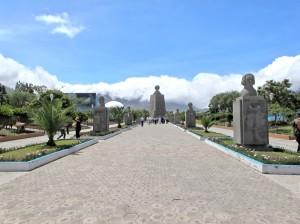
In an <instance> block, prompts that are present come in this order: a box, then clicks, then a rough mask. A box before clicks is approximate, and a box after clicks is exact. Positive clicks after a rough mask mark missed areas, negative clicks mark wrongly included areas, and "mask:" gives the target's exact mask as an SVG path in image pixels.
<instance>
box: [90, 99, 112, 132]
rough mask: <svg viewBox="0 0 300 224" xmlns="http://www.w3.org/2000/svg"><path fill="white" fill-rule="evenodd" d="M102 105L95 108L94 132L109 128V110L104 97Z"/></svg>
mask: <svg viewBox="0 0 300 224" xmlns="http://www.w3.org/2000/svg"><path fill="white" fill-rule="evenodd" d="M99 101H100V106H99V107H97V108H95V110H94V122H93V131H94V132H105V131H108V130H109V110H108V108H106V107H105V104H104V98H103V97H100V100H99Z"/></svg>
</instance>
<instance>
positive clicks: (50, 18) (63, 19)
mask: <svg viewBox="0 0 300 224" xmlns="http://www.w3.org/2000/svg"><path fill="white" fill-rule="evenodd" d="M35 20H36V21H39V22H44V23H46V24H66V23H70V18H69V14H68V13H66V12H63V13H61V14H56V15H51V14H44V15H39V16H36V17H35Z"/></svg>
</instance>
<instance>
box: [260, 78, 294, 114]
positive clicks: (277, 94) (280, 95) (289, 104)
mask: <svg viewBox="0 0 300 224" xmlns="http://www.w3.org/2000/svg"><path fill="white" fill-rule="evenodd" d="M291 87H292V83H291V82H290V81H289V80H288V79H284V80H283V81H281V82H277V81H274V80H268V81H266V83H265V84H264V85H263V86H261V87H258V89H257V92H258V95H260V96H263V97H264V98H265V99H266V100H267V102H268V103H278V104H279V106H281V107H286V108H290V109H292V110H296V109H298V108H299V107H300V96H299V93H296V92H295V91H292V90H291V89H290V88H291ZM271 95H273V99H271V97H270V96H271Z"/></svg>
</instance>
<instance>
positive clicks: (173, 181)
mask: <svg viewBox="0 0 300 224" xmlns="http://www.w3.org/2000/svg"><path fill="white" fill-rule="evenodd" d="M0 198H1V200H0V223H1V224H2V223H3V224H5V223H14V224H17V223H30V224H31V223H38V224H42V223H72V224H73V223H100V224H102V223H103V224H109V223H114V224H122V223H149V224H150V223H151V224H158V223H170V224H185V223H189V224H193V223H206V224H207V223H228V224H235V223H236V224H242V223H243V224H244V223H246V224H247V223H253V224H259V223H273V224H274V223H280V224H284V223H290V224H292V223H295V224H299V223H300V213H299V208H300V201H299V199H297V198H295V197H294V195H293V194H292V193H290V192H289V191H288V190H287V189H285V188H283V187H281V186H280V185H278V184H276V183H275V182H273V181H272V180H270V179H269V178H266V177H265V176H264V175H262V174H260V173H258V172H256V171H254V170H253V169H251V168H249V167H247V166H245V165H243V164H242V163H240V162H238V161H236V160H234V159H232V158H230V157H228V156H226V155H225V154H223V153H221V152H219V151H217V150H215V149H213V148H211V147H210V146H208V145H206V144H205V143H203V142H200V141H198V140H196V139H194V138H193V137H191V136H189V135H186V134H185V133H183V132H182V131H180V130H179V129H177V128H175V127H172V126H171V125H157V126H148V125H146V126H145V127H144V128H141V127H137V128H134V129H133V130H130V131H127V132H124V133H122V134H120V135H118V136H116V137H114V138H111V139H109V140H106V141H103V142H100V143H98V144H96V145H94V146H92V147H89V148H87V149H84V150H82V151H80V152H79V153H77V154H74V155H70V156H67V157H65V158H62V159H60V160H57V161H55V162H53V163H51V164H48V165H46V166H43V167H41V168H39V169H36V170H34V171H32V172H29V173H27V174H25V175H23V176H20V177H17V178H16V179H14V180H12V181H10V182H9V183H6V184H3V185H1V186H0Z"/></svg>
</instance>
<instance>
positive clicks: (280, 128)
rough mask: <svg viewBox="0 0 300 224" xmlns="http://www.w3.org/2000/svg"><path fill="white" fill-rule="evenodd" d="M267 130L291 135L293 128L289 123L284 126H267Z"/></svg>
mask: <svg viewBox="0 0 300 224" xmlns="http://www.w3.org/2000/svg"><path fill="white" fill-rule="evenodd" d="M269 132H270V133H275V134H285V135H291V134H293V129H292V127H291V126H290V125H286V126H278V127H273V128H269Z"/></svg>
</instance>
